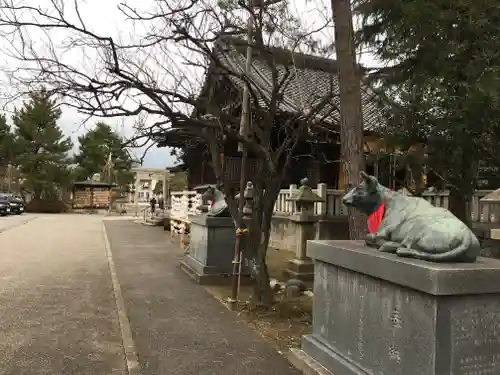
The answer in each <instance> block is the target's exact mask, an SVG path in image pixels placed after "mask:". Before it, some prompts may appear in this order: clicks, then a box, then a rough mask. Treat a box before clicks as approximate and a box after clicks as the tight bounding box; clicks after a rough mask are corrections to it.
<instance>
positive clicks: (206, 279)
mask: <svg viewBox="0 0 500 375" xmlns="http://www.w3.org/2000/svg"><path fill="white" fill-rule="evenodd" d="M180 266H181V270H182V271H184V273H186V274H187V275H188V276H189V277H191V278H192V279H193V280H194V281H195V282H196V283H198V284H200V285H225V284H230V283H231V281H232V274H231V273H227V272H226V273H225V272H221V270H220V269H218V268H217V267H209V266H204V265H203V264H201V263H200V262H198V261H197V260H196V259H195V258H193V257H192V256H190V255H189V254H188V255H186V256H185V257H184V259H183V260H182V261H181V263H180ZM241 283H242V284H243V285H248V284H251V283H252V280H251V278H250V275H249V274H248V273H245V274H242V275H241Z"/></svg>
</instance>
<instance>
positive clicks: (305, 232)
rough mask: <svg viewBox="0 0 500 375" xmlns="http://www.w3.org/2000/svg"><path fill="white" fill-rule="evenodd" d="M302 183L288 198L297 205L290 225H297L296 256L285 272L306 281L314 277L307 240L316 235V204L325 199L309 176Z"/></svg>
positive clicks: (291, 276) (295, 229)
mask: <svg viewBox="0 0 500 375" xmlns="http://www.w3.org/2000/svg"><path fill="white" fill-rule="evenodd" d="M300 185H301V186H300V188H299V189H298V190H296V191H295V192H293V193H292V194H291V195H290V198H288V200H289V201H292V202H294V205H295V210H294V211H295V212H294V213H293V214H292V215H291V216H290V218H289V220H290V222H289V225H292V226H294V227H295V228H294V230H293V233H295V236H296V237H295V241H294V242H295V258H294V259H292V260H291V261H290V263H289V268H287V269H286V270H285V271H284V273H285V276H287V277H290V278H296V279H299V280H305V281H306V280H312V279H313V277H314V265H313V263H312V261H311V259H309V258H308V257H307V254H306V252H307V241H308V240H313V239H314V238H315V237H316V228H315V224H316V222H317V221H318V216H317V215H315V212H314V204H315V203H316V202H324V201H325V199H324V198H322V197H320V196H319V195H318V194H316V193H315V192H313V190H312V188H311V186H310V185H309V180H308V179H307V178H303V179H302V180H301V181H300Z"/></svg>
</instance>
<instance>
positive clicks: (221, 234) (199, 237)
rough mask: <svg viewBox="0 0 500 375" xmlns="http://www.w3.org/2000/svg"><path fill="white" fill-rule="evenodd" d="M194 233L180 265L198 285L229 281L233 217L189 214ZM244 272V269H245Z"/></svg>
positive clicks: (234, 237) (232, 248) (231, 264)
mask: <svg viewBox="0 0 500 375" xmlns="http://www.w3.org/2000/svg"><path fill="white" fill-rule="evenodd" d="M190 222H191V235H190V243H189V248H188V249H187V254H186V256H185V257H184V259H183V260H182V261H181V268H182V270H183V271H185V272H186V273H187V274H188V275H189V276H191V277H192V278H193V279H194V280H195V281H196V282H198V283H199V284H220V283H226V282H228V283H229V282H230V280H231V279H230V276H231V274H232V272H233V263H232V262H233V255H234V246H235V240H236V233H235V229H234V223H233V220H232V218H230V217H210V216H206V215H200V216H190ZM243 270H244V271H245V268H243Z"/></svg>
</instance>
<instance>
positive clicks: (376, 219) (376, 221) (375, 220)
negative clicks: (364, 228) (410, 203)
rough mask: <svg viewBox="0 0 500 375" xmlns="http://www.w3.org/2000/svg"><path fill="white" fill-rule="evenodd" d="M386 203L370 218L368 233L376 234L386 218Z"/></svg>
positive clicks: (380, 205)
mask: <svg viewBox="0 0 500 375" xmlns="http://www.w3.org/2000/svg"><path fill="white" fill-rule="evenodd" d="M384 207H385V205H384V201H382V202H381V203H380V204H379V206H378V207H377V209H376V210H375V211H373V212H372V214H371V215H370V216H368V232H369V233H375V232H376V231H377V229H378V227H379V225H380V222H381V221H382V218H383V217H384Z"/></svg>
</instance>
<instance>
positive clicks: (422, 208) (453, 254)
mask: <svg viewBox="0 0 500 375" xmlns="http://www.w3.org/2000/svg"><path fill="white" fill-rule="evenodd" d="M361 177H362V181H361V183H360V184H359V185H358V186H356V187H355V188H354V189H352V190H351V191H350V192H348V193H347V194H346V195H345V196H344V197H343V198H342V203H344V205H346V206H350V207H355V208H357V209H359V210H360V211H363V212H364V213H366V214H368V215H371V214H373V213H374V212H376V211H378V210H379V209H380V208H381V207H382V209H383V213H382V219H381V221H380V225H379V226H378V229H376V230H375V231H374V232H373V233H370V234H368V235H367V237H366V239H365V242H366V244H367V245H368V246H371V247H375V248H377V249H378V250H379V251H382V252H387V253H395V254H397V255H399V256H401V257H410V258H416V259H421V260H427V261H431V262H468V263H472V262H474V261H475V260H476V258H477V257H478V256H479V253H480V245H479V241H478V239H477V237H476V236H475V235H474V233H472V231H471V230H470V229H469V228H468V227H467V225H465V224H464V223H463V222H462V221H460V220H459V219H458V218H457V217H456V216H454V215H453V214H452V213H451V212H450V211H448V210H447V209H445V208H441V207H435V206H433V205H432V204H430V203H429V202H427V201H426V200H425V199H422V198H417V197H408V196H405V195H403V194H401V193H398V192H393V191H390V190H389V189H388V188H386V187H385V186H382V185H381V184H380V183H379V182H378V180H377V179H376V178H375V177H373V176H370V175H367V174H366V173H364V172H362V173H361Z"/></svg>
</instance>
